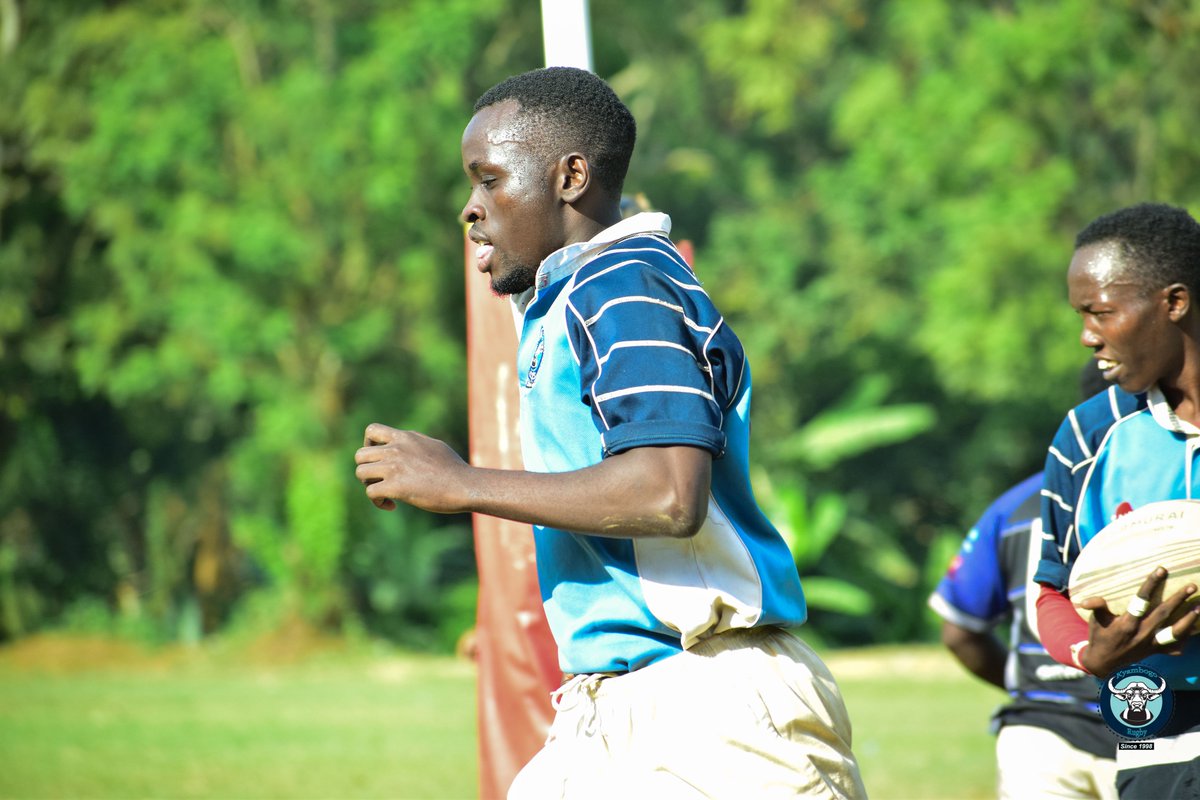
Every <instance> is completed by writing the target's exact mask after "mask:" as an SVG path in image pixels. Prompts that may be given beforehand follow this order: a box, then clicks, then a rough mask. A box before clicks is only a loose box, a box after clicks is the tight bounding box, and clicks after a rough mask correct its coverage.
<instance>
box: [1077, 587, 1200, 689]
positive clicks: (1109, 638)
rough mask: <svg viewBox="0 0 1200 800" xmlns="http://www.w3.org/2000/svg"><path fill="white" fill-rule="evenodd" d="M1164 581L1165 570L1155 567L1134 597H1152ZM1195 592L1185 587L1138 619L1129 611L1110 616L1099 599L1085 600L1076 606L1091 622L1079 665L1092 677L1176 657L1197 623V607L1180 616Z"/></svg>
mask: <svg viewBox="0 0 1200 800" xmlns="http://www.w3.org/2000/svg"><path fill="white" fill-rule="evenodd" d="M1166 579H1167V571H1166V570H1165V569H1163V568H1162V567H1158V568H1157V569H1155V570H1154V571H1152V572H1151V573H1150V574H1149V575H1148V576H1146V580H1145V581H1144V582H1143V583H1142V586H1141V588H1139V589H1138V591H1137V596H1138V597H1139V598H1141V599H1143V600H1148V599H1149V598H1152V597H1154V596H1155V594H1156V592H1157V591H1158V589H1159V586H1161V585H1162V584H1163V583H1164V582H1165V581H1166ZM1195 592H1196V585H1195V584H1188V585H1186V586H1184V587H1183V588H1181V589H1179V591H1177V592H1175V593H1174V594H1172V595H1171V596H1170V597H1168V598H1166V599H1165V600H1163V601H1162V602H1161V603H1159V604H1158V605H1155V606H1153V607H1148V608H1147V610H1146V611H1145V613H1144V614H1142V615H1141V616H1135V615H1134V614H1131V613H1129V612H1128V611H1126V612H1125V613H1123V614H1119V615H1118V614H1113V613H1112V611H1110V610H1109V608H1108V604H1107V603H1106V602H1105V601H1104V599H1103V598H1101V597H1089V598H1087V599H1085V600H1084V601H1083V602H1081V603H1080V604H1079V606H1080V608H1083V609H1087V610H1089V611H1091V612H1092V619H1091V622H1090V623H1089V629H1088V633H1089V635H1088V646H1087V647H1086V648H1084V649H1083V651H1082V652H1081V653H1080V655H1079V662H1080V664H1082V665H1083V668H1084V669H1086V670H1087V671H1088V672H1090V673H1092V674H1093V675H1099V676H1105V675H1109V674H1111V673H1113V672H1114V671H1116V670H1118V669H1120V668H1121V667H1124V666H1126V665H1128V664H1132V663H1134V662H1136V661H1140V660H1142V659H1144V658H1147V657H1148V656H1152V655H1159V654H1164V653H1165V654H1169V655H1177V654H1179V653H1180V652H1181V651H1182V648H1183V643H1184V642H1185V641H1187V639H1188V638H1189V637H1190V636H1191V635H1192V632H1193V631H1194V628H1195V625H1196V624H1197V622H1198V620H1200V606H1195V607H1193V608H1191V609H1190V610H1188V611H1186V612H1184V613H1183V614H1182V616H1180V614H1179V611H1180V609H1181V608H1182V607H1183V604H1184V602H1185V601H1186V600H1187V599H1188V598H1189V597H1190V596H1192V595H1193V594H1195ZM1173 619H1174V621H1173V622H1172V620H1173ZM1164 630H1169V631H1170V635H1169V636H1168V635H1167V634H1165V633H1163V631H1164Z"/></svg>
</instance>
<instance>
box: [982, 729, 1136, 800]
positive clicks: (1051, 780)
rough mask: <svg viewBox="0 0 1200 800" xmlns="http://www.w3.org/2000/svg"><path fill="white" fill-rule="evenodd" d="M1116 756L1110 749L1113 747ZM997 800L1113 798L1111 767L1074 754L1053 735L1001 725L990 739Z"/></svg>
mask: <svg viewBox="0 0 1200 800" xmlns="http://www.w3.org/2000/svg"><path fill="white" fill-rule="evenodd" d="M1113 754H1114V755H1115V754H1116V745H1115V744H1114V745H1113ZM996 766H997V772H998V773H999V782H1000V786H999V795H1000V800H1030V798H1042V797H1045V798H1051V797H1053V798H1071V800H1083V799H1084V798H1099V800H1116V798H1117V762H1116V760H1114V759H1112V758H1100V757H1099V756H1095V755H1092V754H1091V753H1089V752H1087V751H1086V750H1079V749H1077V748H1075V747H1073V746H1072V745H1071V743H1070V742H1068V741H1067V740H1066V739H1064V738H1062V737H1061V736H1059V735H1058V734H1056V733H1052V732H1051V731H1048V730H1046V729H1045V728H1037V727H1034V726H1032V725H1005V726H1003V727H1002V728H1000V733H999V735H998V736H997V737H996Z"/></svg>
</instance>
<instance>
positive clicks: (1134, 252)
mask: <svg viewBox="0 0 1200 800" xmlns="http://www.w3.org/2000/svg"><path fill="white" fill-rule="evenodd" d="M1100 242H1115V243H1116V244H1117V245H1118V246H1119V247H1120V249H1121V254H1122V256H1123V257H1124V261H1125V264H1124V266H1125V268H1126V269H1128V270H1130V271H1131V273H1132V275H1133V277H1135V278H1137V279H1138V280H1139V282H1141V283H1142V286H1143V289H1144V291H1146V292H1153V291H1155V290H1157V289H1161V288H1162V287H1164V286H1168V285H1170V284H1172V283H1182V284H1184V285H1185V286H1187V287H1188V289H1189V290H1190V291H1191V292H1193V293H1197V294H1200V223H1198V222H1196V220H1195V219H1193V218H1192V216H1191V214H1189V213H1188V212H1187V211H1186V210H1184V209H1182V208H1176V207H1175V206H1169V205H1166V204H1163V203H1141V204H1139V205H1135V206H1130V207H1128V208H1122V209H1120V210H1119V211H1114V212H1112V213H1111V214H1105V215H1104V216H1102V217H1097V218H1096V219H1094V220H1092V222H1090V223H1089V224H1088V225H1087V226H1086V227H1085V228H1084V229H1083V230H1082V231H1080V232H1079V235H1078V236H1076V237H1075V249H1076V250H1078V249H1079V248H1081V247H1085V246H1087V245H1089V244H1097V243H1100Z"/></svg>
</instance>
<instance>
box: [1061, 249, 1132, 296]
mask: <svg viewBox="0 0 1200 800" xmlns="http://www.w3.org/2000/svg"><path fill="white" fill-rule="evenodd" d="M1127 267H1128V265H1127V264H1126V263H1125V257H1124V254H1123V253H1122V252H1121V246H1120V245H1119V244H1118V243H1117V242H1096V243H1095V244H1089V245H1085V246H1083V247H1081V248H1079V249H1078V250H1076V251H1075V257H1074V258H1072V259H1071V271H1072V272H1078V273H1081V274H1083V275H1086V276H1087V277H1088V278H1089V279H1091V280H1092V281H1094V282H1095V284H1096V285H1097V286H1100V287H1106V286H1112V285H1113V284H1116V283H1124V282H1126V281H1127V278H1128V269H1127Z"/></svg>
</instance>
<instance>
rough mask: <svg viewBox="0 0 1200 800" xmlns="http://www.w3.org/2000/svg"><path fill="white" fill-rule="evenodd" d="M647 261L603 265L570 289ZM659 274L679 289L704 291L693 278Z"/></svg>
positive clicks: (661, 253) (660, 252) (635, 260)
mask: <svg viewBox="0 0 1200 800" xmlns="http://www.w3.org/2000/svg"><path fill="white" fill-rule="evenodd" d="M644 249H645V250H647V251H650V252H654V253H658V254H659V255H664V253H663V252H662V251H661V250H651V248H644ZM631 252H633V251H631ZM647 263H648V262H647V261H645V260H642V259H630V260H629V261H621V262H619V263H617V264H613V265H612V266H611V267H605V268H604V269H602V270H598V271H596V272H595V273H593V274H591V275H588V276H587V277H586V278H584V279H583V280H581V281H579V282H578V283H576V284H575V287H574V288H573V289H572V290H571V291H572V292H574V291H575V289H578V288H580V287H581V286H587V285H588V284H589V283H591V282H592V281H594V280H596V278H599V277H600V276H601V275H607V274H608V273H610V272H613V271H615V270H618V269H621V268H622V267H630V266H645V265H646V264H647ZM661 274H662V276H663V277H664V278H666V279H667V280H669V281H670V282H671V283H673V284H675V285H676V286H678V287H679V288H680V289H683V290H684V291H686V292H703V291H704V289H703V287H701V286H700V284H698V283H696V282H695V281H694V280H693V281H690V282H684V281H681V280H678V279H677V278H673V277H671V275H669V274H668V273H666V272H663V273H661ZM688 274H689V275H690V274H691V273H688Z"/></svg>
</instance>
